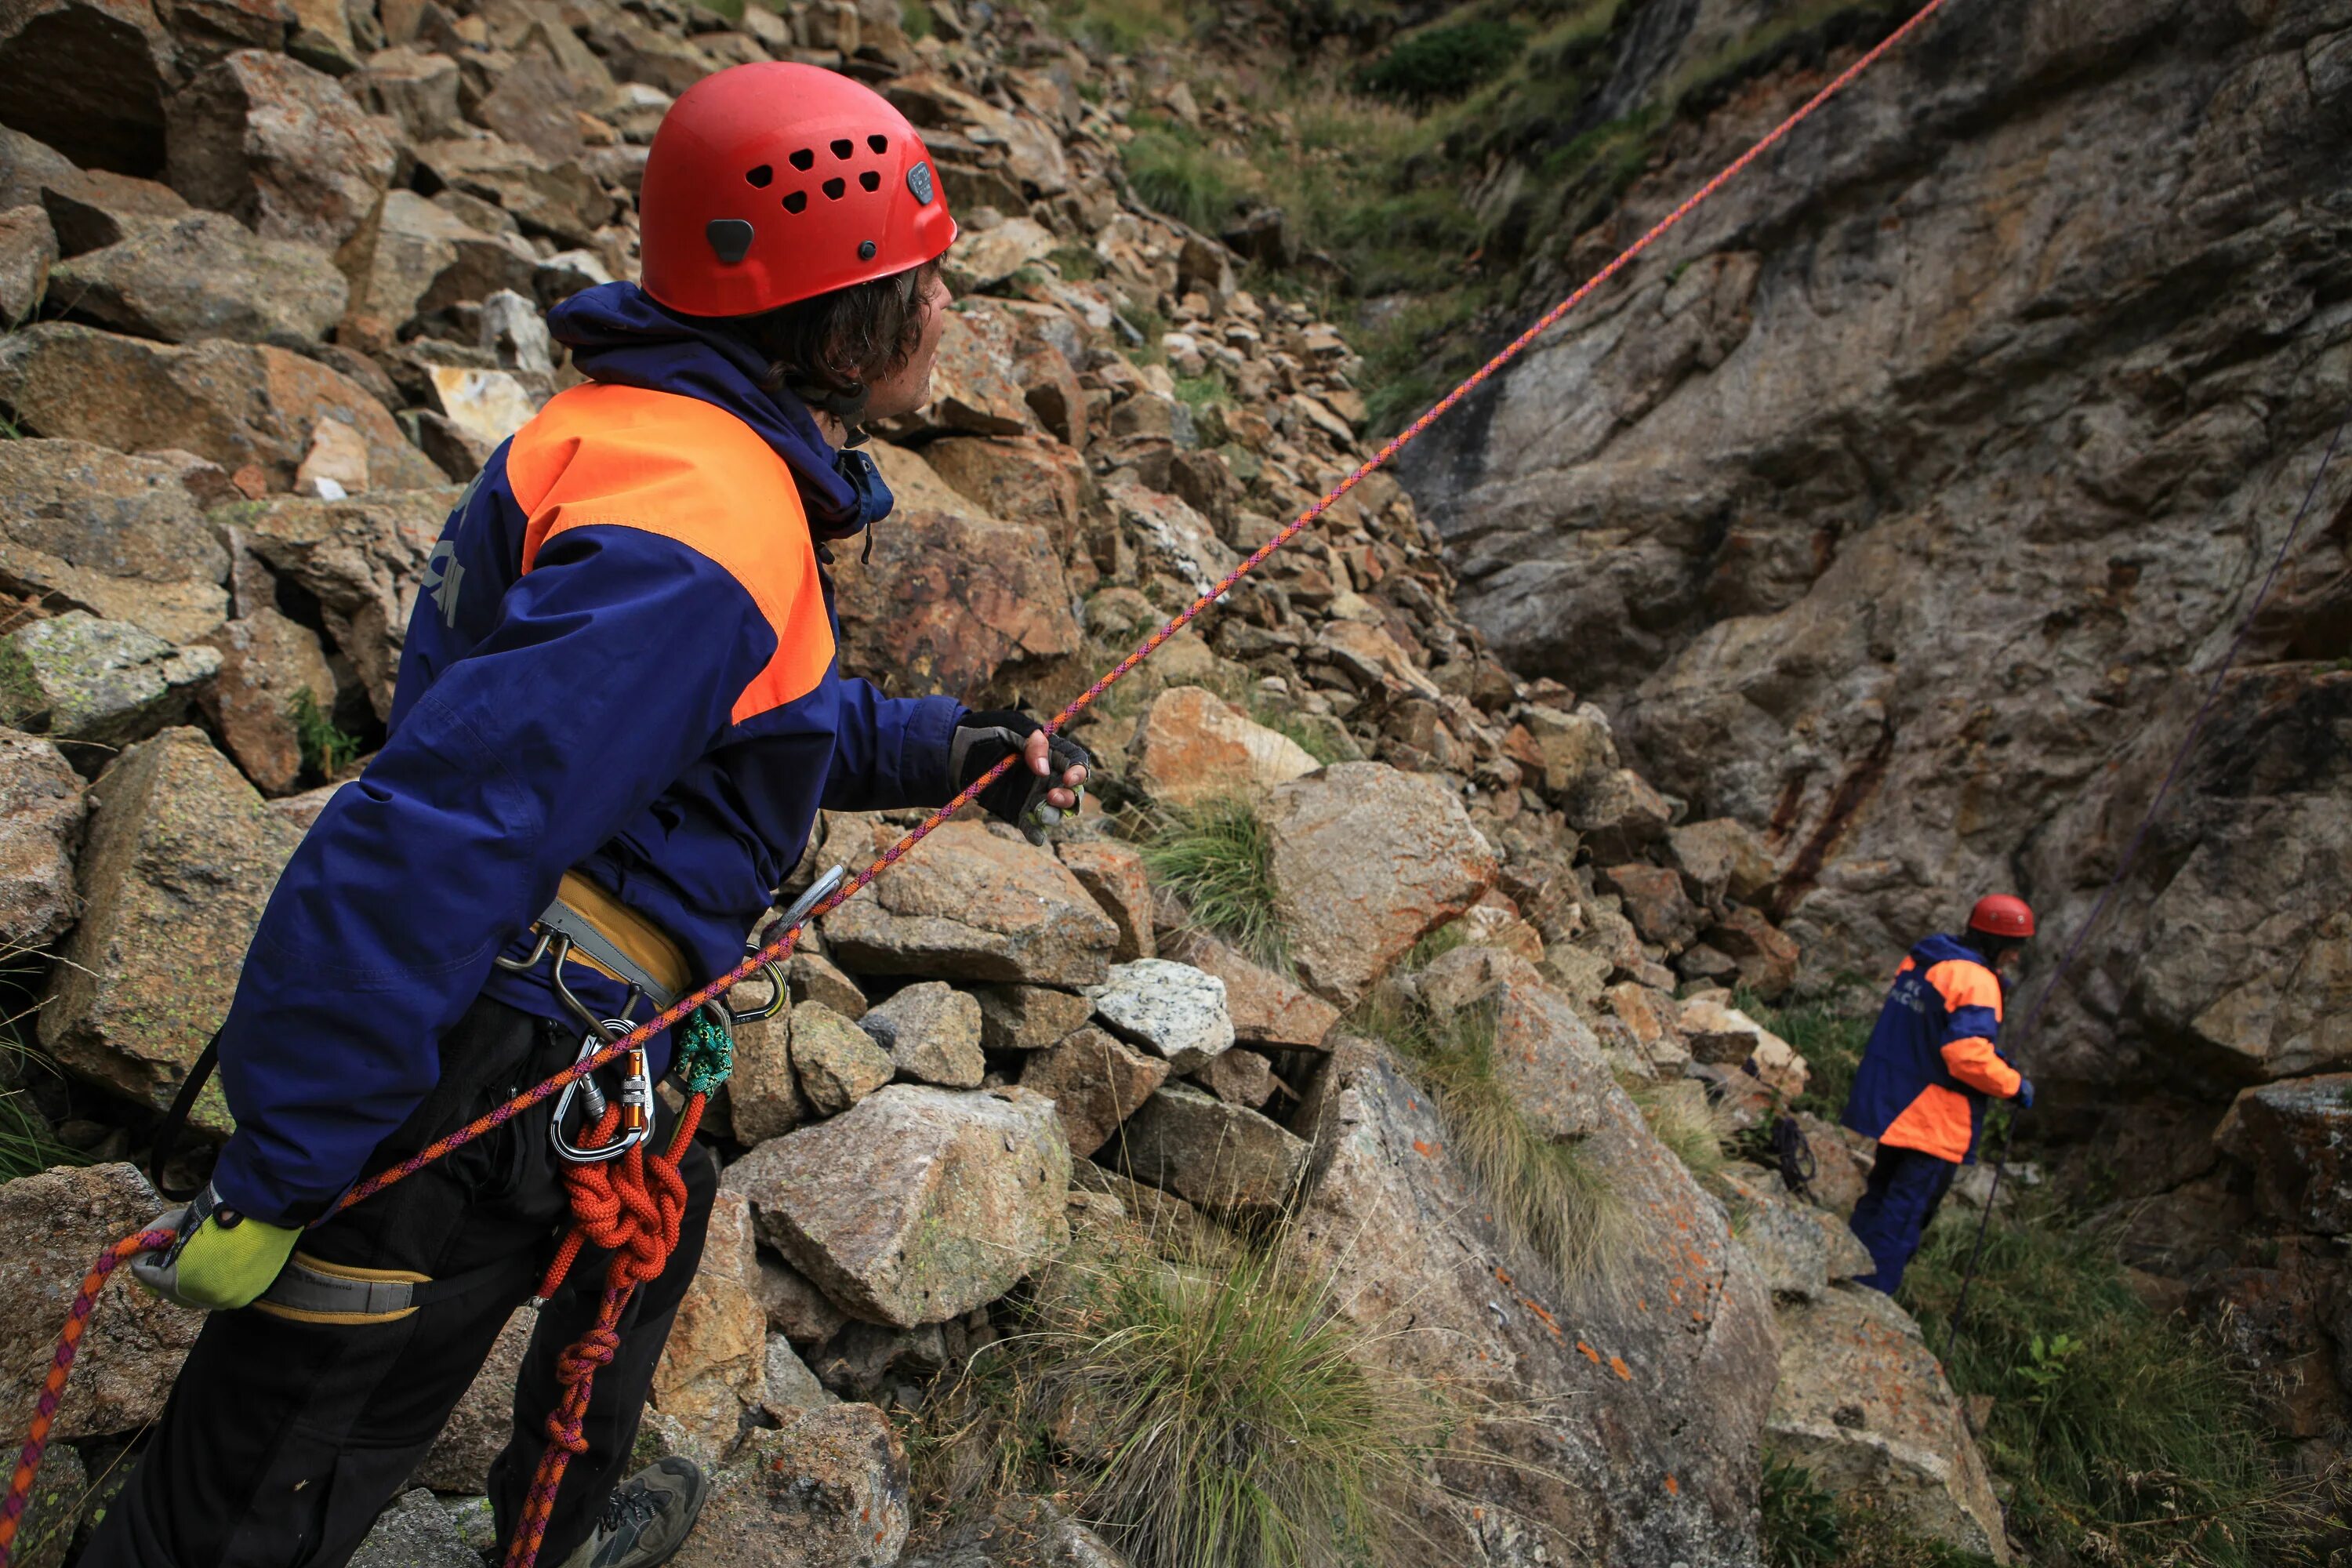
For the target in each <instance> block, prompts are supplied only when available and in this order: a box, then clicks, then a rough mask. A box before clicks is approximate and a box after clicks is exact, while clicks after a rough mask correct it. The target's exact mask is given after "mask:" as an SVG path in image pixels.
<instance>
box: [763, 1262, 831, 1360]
mask: <svg viewBox="0 0 2352 1568" xmlns="http://www.w3.org/2000/svg"><path fill="white" fill-rule="evenodd" d="M752 1289H754V1290H755V1291H757V1292H758V1294H759V1297H760V1306H761V1310H764V1311H765V1312H766V1313H767V1314H768V1327H770V1328H771V1329H773V1330H774V1331H776V1332H778V1333H780V1334H782V1335H783V1336H784V1338H785V1339H787V1340H789V1341H791V1342H793V1344H796V1345H815V1344H818V1343H821V1342H824V1341H825V1340H829V1339H831V1338H832V1337H833V1336H834V1335H835V1333H836V1332H838V1331H840V1328H841V1326H842V1325H843V1324H844V1323H845V1322H847V1321H849V1314H848V1313H846V1312H845V1311H843V1310H841V1309H840V1308H838V1307H836V1306H835V1305H834V1304H833V1301H832V1300H831V1299H830V1298H829V1297H827V1296H826V1295H825V1293H824V1291H822V1290H820V1289H817V1288H816V1287H815V1286H814V1285H813V1284H811V1283H810V1282H809V1280H808V1278H807V1276H805V1275H803V1273H801V1271H800V1270H799V1269H797V1268H793V1266H792V1265H790V1264H788V1263H785V1262H782V1261H781V1260H780V1259H778V1258H772V1257H771V1256H769V1255H768V1254H767V1253H765V1252H762V1253H761V1254H760V1277H759V1279H758V1280H757V1281H756V1282H755V1283H754V1285H753V1286H752Z"/></svg>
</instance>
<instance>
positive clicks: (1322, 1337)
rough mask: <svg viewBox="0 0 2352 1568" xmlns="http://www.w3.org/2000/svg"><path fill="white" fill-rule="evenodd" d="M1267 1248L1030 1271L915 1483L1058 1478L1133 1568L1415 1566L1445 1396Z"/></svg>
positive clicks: (953, 1487) (955, 1387)
mask: <svg viewBox="0 0 2352 1568" xmlns="http://www.w3.org/2000/svg"><path fill="white" fill-rule="evenodd" d="M1376 1348H1377V1347H1376V1346H1370V1347H1368V1346H1367V1344H1366V1343H1365V1341H1364V1337H1363V1332H1362V1331H1361V1330H1360V1329H1358V1328H1357V1327H1356V1326H1354V1325H1353V1324H1351V1323H1349V1322H1348V1321H1346V1320H1344V1319H1341V1318H1339V1317H1337V1316H1336V1315H1335V1314H1334V1313H1333V1311H1332V1308H1331V1302H1330V1299H1329V1294H1328V1289H1327V1288H1326V1287H1325V1285H1324V1283H1323V1282H1322V1281H1320V1280H1318V1279H1312V1278H1307V1277H1305V1276H1303V1275H1302V1274H1301V1272H1300V1270H1299V1268H1298V1267H1297V1265H1296V1264H1294V1263H1290V1262H1286V1261H1285V1260H1284V1259H1283V1258H1282V1256H1281V1255H1280V1254H1279V1253H1278V1252H1276V1251H1272V1250H1267V1249H1261V1248H1255V1247H1235V1248H1233V1249H1231V1250H1230V1251H1228V1252H1226V1253H1225V1254H1224V1255H1223V1257H1222V1258H1219V1259H1217V1260H1215V1261H1213V1262H1202V1261H1199V1260H1182V1261H1179V1262H1176V1263H1172V1264H1171V1263H1167V1262H1163V1261H1161V1260H1160V1259H1159V1258H1154V1257H1152V1256H1151V1255H1150V1251H1149V1250H1148V1249H1147V1248H1143V1247H1136V1246H1132V1245H1129V1246H1124V1247H1117V1248H1115V1249H1114V1250H1112V1251H1111V1252H1110V1253H1109V1254H1108V1256H1107V1257H1106V1258H1103V1259H1102V1260H1101V1261H1100V1262H1099V1263H1098V1264H1089V1265H1088V1266H1086V1267H1083V1268H1081V1267H1078V1266H1073V1265H1064V1266H1061V1267H1059V1268H1055V1270H1053V1271H1052V1272H1051V1273H1050V1274H1049V1275H1048V1276H1047V1277H1046V1278H1045V1279H1043V1280H1041V1281H1040V1282H1039V1285H1038V1287H1037V1289H1036V1290H1035V1292H1034V1295H1033V1296H1032V1297H1031V1298H1030V1299H1029V1300H1027V1301H1026V1302H1025V1303H1024V1305H1023V1306H1021V1307H1020V1308H1019V1309H1018V1316H1017V1318H1016V1321H1014V1322H1013V1324H1012V1325H1011V1331H1010V1332H1009V1333H1008V1334H1007V1335H1006V1337H1005V1338H1003V1339H1002V1340H1000V1341H999V1342H997V1343H996V1344H995V1345H993V1346H991V1347H988V1348H987V1349H985V1350H983V1351H982V1352H981V1353H980V1354H979V1355H977V1356H975V1358H974V1359H973V1362H972V1363H971V1366H970V1367H969V1368H968V1369H967V1370H966V1372H965V1373H964V1374H963V1376H962V1377H961V1379H960V1380H959V1381H958V1382H957V1383H955V1384H952V1385H950V1387H949V1388H947V1389H946V1390H944V1391H942V1392H941V1393H940V1394H939V1395H938V1396H936V1397H935V1398H934V1399H933V1401H932V1402H931V1405H930V1406H929V1409H927V1410H926V1412H925V1414H924V1415H923V1417H922V1419H921V1421H920V1423H919V1425H918V1426H917V1427H916V1429H915V1430H914V1431H913V1432H912V1433H911V1434H910V1436H909V1441H908V1449H909V1454H910V1458H911V1459H912V1461H913V1465H914V1474H915V1481H916V1488H917V1491H918V1494H919V1495H920V1496H923V1497H924V1498H925V1500H927V1501H928V1502H929V1503H931V1504H932V1505H933V1506H935V1507H936V1506H940V1505H946V1506H948V1507H950V1508H952V1507H953V1506H955V1505H957V1504H959V1503H962V1502H966V1501H969V1500H973V1499H978V1498H982V1497H986V1496H989V1495H1001V1494H1003V1493H1006V1492H1034V1493H1050V1494H1054V1495H1056V1496H1058V1497H1060V1498H1061V1499H1063V1500H1065V1502H1066V1504H1067V1505H1068V1506H1070V1507H1071V1508H1072V1509H1073V1510H1074V1511H1076V1513H1078V1514H1079V1515H1080V1516H1081V1517H1083V1518H1085V1519H1086V1520H1087V1522H1088V1523H1090V1524H1091V1525H1092V1526H1093V1527H1094V1528H1095V1529H1097V1530H1098V1531H1101V1532H1102V1533H1103V1534H1105V1535H1106V1536H1108V1538H1109V1539H1110V1540H1111V1542H1112V1543H1113V1544H1114V1545H1116V1546H1117V1547H1118V1550H1119V1551H1120V1552H1123V1553H1124V1554H1125V1556H1126V1557H1127V1559H1128V1561H1129V1562H1130V1563H1134V1564H1135V1568H1343V1565H1345V1568H1354V1565H1357V1564H1364V1565H1380V1564H1389V1563H1401V1562H1402V1561H1404V1560H1405V1558H1406V1556H1407V1554H1408V1552H1409V1551H1410V1547H1411V1545H1412V1543H1413V1541H1414V1538H1415V1536H1416V1535H1417V1533H1418V1531H1417V1528H1416V1526H1415V1525H1414V1523H1413V1521H1412V1512H1411V1510H1410V1508H1409V1506H1408V1500H1410V1499H1411V1498H1412V1496H1413V1494H1414V1493H1415V1492H1416V1491H1417V1490H1418V1489H1420V1488H1421V1487H1422V1485H1423V1482H1422V1481H1421V1479H1420V1470H1421V1459H1422V1457H1423V1455H1424V1454H1425V1453H1427V1452H1428V1451H1430V1450H1431V1449H1432V1448H1433V1447H1435V1445H1436V1444H1437V1443H1438V1442H1439V1441H1441V1440H1442V1437H1443V1436H1444V1425H1445V1419H1444V1417H1445V1412H1444V1406H1443V1405H1442V1404H1441V1403H1440V1402H1439V1400H1438V1398H1437V1397H1436V1395H1435V1394H1434V1392H1433V1390H1431V1389H1430V1388H1428V1387H1427V1386H1426V1385H1424V1384H1418V1383H1415V1382H1412V1381H1409V1380H1408V1379H1406V1378H1405V1377H1404V1376H1403V1375H1402V1374H1400V1373H1393V1372H1391V1371H1387V1370H1384V1369H1383V1366H1382V1363H1381V1358H1380V1357H1379V1356H1377V1355H1375V1354H1368V1353H1366V1352H1367V1350H1368V1349H1376Z"/></svg>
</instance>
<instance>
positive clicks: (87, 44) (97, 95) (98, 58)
mask: <svg viewBox="0 0 2352 1568" xmlns="http://www.w3.org/2000/svg"><path fill="white" fill-rule="evenodd" d="M177 52H178V51H177V50H176V49H175V48H174V47H173V43H172V37H171V35H170V34H169V33H167V32H165V31H164V30H163V23H162V22H161V21H160V20H158V19H157V17H156V16H155V11H154V8H153V7H152V5H149V4H148V3H147V0H18V3H16V4H12V5H9V6H8V7H7V8H6V9H5V11H0V124H6V125H11V126H14V127H15V128H16V129H17V130H18V131H21V132H26V133H27V134H29V135H31V136H36V137H38V138H39V139H40V140H41V141H43V142H47V143H48V144H49V145H50V146H51V147H54V148H56V149H57V150H58V152H60V153H64V154H65V155H66V156H67V157H68V158H70V159H72V160H73V161H74V162H75V163H85V164H90V165H94V166H96V167H98V168H101V169H119V170H121V171H122V172H123V173H125V174H153V173H154V172H155V171H156V170H158V169H160V168H162V167H163V142H164V136H163V95H164V93H165V92H166V91H168V90H169V89H170V87H171V84H172V83H173V81H174V80H175V79H176V78H177V76H178V74H179V73H178V69H177V65H176V60H175V56H176V55H177Z"/></svg>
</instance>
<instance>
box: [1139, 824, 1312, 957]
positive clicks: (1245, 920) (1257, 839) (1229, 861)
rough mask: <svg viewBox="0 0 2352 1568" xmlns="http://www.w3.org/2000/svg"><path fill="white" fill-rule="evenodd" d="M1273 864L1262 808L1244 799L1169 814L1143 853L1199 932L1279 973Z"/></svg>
mask: <svg viewBox="0 0 2352 1568" xmlns="http://www.w3.org/2000/svg"><path fill="white" fill-rule="evenodd" d="M1273 860H1274V847H1273V842H1272V840H1271V839H1269V838H1268V837H1266V831H1265V824H1264V823H1262V822H1260V821H1259V820H1258V815H1257V806H1256V805H1255V803H1253V802H1251V801H1250V800H1248V799H1247V798H1245V797H1243V796H1239V795H1232V796H1226V797H1223V798H1221V799H1217V800H1211V801H1205V802H1203V803H1202V804H1201V805H1197V806H1191V807H1177V808H1174V809H1171V811H1170V812H1169V813H1168V814H1167V816H1166V819H1165V821H1163V822H1162V823H1161V824H1160V826H1159V828H1158V830H1157V831H1156V832H1154V833H1153V834H1152V836H1151V837H1150V838H1149V839H1147V840H1146V841H1145V843H1144V846H1143V863H1144V866H1145V867H1146V868H1148V869H1149V870H1150V873H1151V879H1152V880H1153V881H1154V882H1156V883H1158V884H1159V885H1160V886H1161V887H1164V888H1166V889H1169V890H1170V891H1171V892H1172V893H1174V894H1176V896H1177V897H1179V898H1181V899H1182V900H1184V902H1185V904H1186V906H1187V907H1188V908H1190V909H1191V910H1192V923H1193V924H1194V925H1196V926H1198V927H1200V928H1201V929H1202V931H1208V932H1210V933H1212V934H1213V935H1215V936H1221V937H1223V938H1224V939H1225V940H1226V941H1227V942H1232V943H1233V944H1234V946H1235V947H1237V948H1239V949H1241V950H1242V951H1243V952H1246V953H1248V954H1249V955H1250V956H1251V957H1253V958H1255V959H1257V960H1258V961H1259V962H1261V963H1271V964H1276V965H1280V964H1283V963H1286V955H1285V952H1284V942H1283V931H1282V923H1281V921H1278V920H1277V919H1276V917H1275V912H1274V870H1273Z"/></svg>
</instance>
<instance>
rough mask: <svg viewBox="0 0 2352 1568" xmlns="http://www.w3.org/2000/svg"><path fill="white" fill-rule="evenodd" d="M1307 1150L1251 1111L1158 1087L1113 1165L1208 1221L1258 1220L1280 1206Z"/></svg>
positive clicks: (1182, 1089) (1133, 1120) (1132, 1122)
mask: <svg viewBox="0 0 2352 1568" xmlns="http://www.w3.org/2000/svg"><path fill="white" fill-rule="evenodd" d="M1119 1155H1120V1163H1121V1164H1122V1165H1123V1166H1124V1167H1125V1169H1126V1170H1127V1171H1128V1172H1129V1173H1131V1174H1132V1175H1134V1176H1135V1177H1136V1178H1137V1179H1138V1180H1139V1181H1145V1182H1149V1183H1150V1184H1152V1185H1153V1186H1156V1187H1164V1188H1166V1189H1167V1190H1168V1191H1170V1192H1171V1193H1174V1194H1176V1195H1177V1196H1178V1197H1181V1198H1182V1199H1183V1200H1184V1201H1185V1202H1187V1203H1192V1204H1197V1205H1200V1206H1201V1207H1202V1208H1204V1209H1206V1210H1208V1211H1209V1212H1210V1213H1212V1214H1215V1215H1227V1216H1232V1217H1235V1218H1249V1219H1265V1218H1270V1217H1272V1216H1274V1215H1279V1214H1281V1213H1283V1212H1284V1210H1285V1209H1286V1207H1287V1206H1288V1205H1289V1203H1290V1201H1291V1198H1292V1194H1295V1193H1296V1192H1297V1187H1298V1181H1299V1178H1300V1177H1301V1176H1302V1175H1304V1174H1305V1173H1306V1170H1307V1145H1306V1144H1305V1143H1304V1142H1301V1141H1300V1140H1298V1139H1297V1138H1296V1137H1294V1136H1292V1135H1291V1134H1290V1133H1289V1132H1286V1131H1284V1130H1283V1129H1282V1128H1280V1127H1277V1126H1276V1125H1275V1124H1274V1123H1273V1122H1271V1121H1267V1120H1266V1119H1265V1117H1263V1116H1260V1115H1259V1114H1258V1113H1257V1112H1256V1111H1255V1110H1245V1109H1244V1108H1243V1107H1241V1106H1238V1105H1227V1104H1226V1103H1224V1102H1223V1100H1218V1099H1216V1098H1215V1097H1214V1096H1212V1095H1207V1094H1203V1093H1202V1092H1201V1091H1200V1090H1199V1089H1192V1088H1190V1087H1188V1086H1185V1085H1182V1084H1172V1083H1171V1084H1169V1085H1166V1086H1165V1087H1163V1088H1161V1089H1160V1091H1159V1092H1158V1093H1156V1094H1154V1095H1153V1096H1152V1097H1151V1098H1150V1100H1146V1101H1144V1103H1143V1108H1142V1109H1141V1110H1138V1111H1137V1112H1136V1113H1135V1114H1134V1115H1133V1116H1132V1117H1130V1118H1129V1119H1128V1123H1127V1126H1126V1128H1125V1130H1124V1132H1123V1135H1122V1136H1121V1138H1120V1140H1119Z"/></svg>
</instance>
